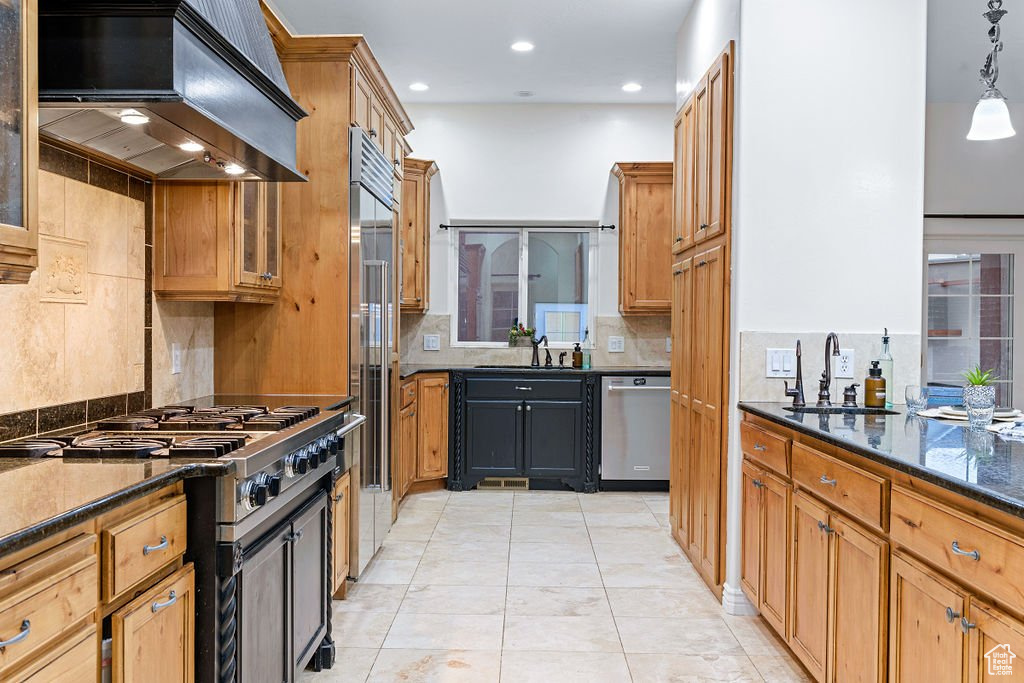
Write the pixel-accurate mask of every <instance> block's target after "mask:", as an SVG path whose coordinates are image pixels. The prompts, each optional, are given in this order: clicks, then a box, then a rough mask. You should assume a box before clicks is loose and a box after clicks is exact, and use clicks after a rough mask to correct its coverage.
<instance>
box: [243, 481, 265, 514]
mask: <svg viewBox="0 0 1024 683" xmlns="http://www.w3.org/2000/svg"><path fill="white" fill-rule="evenodd" d="M264 477H266V475H262V476H256V477H253V478H252V479H249V480H248V481H246V482H245V483H244V484H242V507H244V508H245V509H246V510H255V509H256V508H258V507H260V506H261V505H266V504H267V498H268V496H269V493H270V487H269V486H268V485H267V483H266V482H265V481H263V478H264Z"/></svg>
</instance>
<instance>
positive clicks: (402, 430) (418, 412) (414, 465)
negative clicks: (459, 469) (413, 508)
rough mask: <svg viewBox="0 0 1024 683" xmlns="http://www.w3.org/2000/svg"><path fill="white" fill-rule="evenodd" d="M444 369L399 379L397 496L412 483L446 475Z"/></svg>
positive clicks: (442, 477) (405, 490)
mask: <svg viewBox="0 0 1024 683" xmlns="http://www.w3.org/2000/svg"><path fill="white" fill-rule="evenodd" d="M448 384H449V379H448V373H446V372H443V373H442V372H437V373H423V374H419V375H416V376H415V377H412V378H410V379H407V380H405V381H404V382H402V384H401V386H400V388H399V392H398V393H399V406H400V409H399V413H398V449H399V453H398V475H397V478H396V482H397V483H396V487H397V489H398V497H399V498H401V497H403V496H405V495H406V494H407V493H408V492H409V490H410V489H411V488H412V487H413V486H414V485H416V484H421V483H425V482H431V481H437V480H442V479H444V478H445V477H447V476H448V413H449V410H450V408H449V401H448Z"/></svg>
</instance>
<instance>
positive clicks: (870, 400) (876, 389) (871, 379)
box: [864, 360, 885, 408]
mask: <svg viewBox="0 0 1024 683" xmlns="http://www.w3.org/2000/svg"><path fill="white" fill-rule="evenodd" d="M864 405H865V406H867V407H868V408H884V407H885V378H884V377H882V368H880V367H879V366H878V361H877V360H873V361H871V367H870V368H868V376H867V377H866V378H865V379H864Z"/></svg>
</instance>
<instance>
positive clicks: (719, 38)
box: [676, 0, 740, 110]
mask: <svg viewBox="0 0 1024 683" xmlns="http://www.w3.org/2000/svg"><path fill="white" fill-rule="evenodd" d="M739 32H740V0H694V3H693V6H692V7H691V8H690V11H689V13H688V14H687V15H686V19H685V20H684V21H683V24H682V26H680V27H679V31H678V33H676V109H677V110H678V109H679V107H681V106H682V104H683V102H685V101H686V98H687V96H688V95H689V94H690V92H691V91H692V90H693V88H694V87H695V86H696V85H697V81H698V80H700V77H701V76H703V75H704V72H705V71H707V70H708V67H709V66H711V63H712V62H714V61H715V59H717V57H718V55H719V53H720V52H721V51H722V49H723V48H724V47H725V45H726V44H727V43H728V42H729V41H730V40H736V38H738V37H739Z"/></svg>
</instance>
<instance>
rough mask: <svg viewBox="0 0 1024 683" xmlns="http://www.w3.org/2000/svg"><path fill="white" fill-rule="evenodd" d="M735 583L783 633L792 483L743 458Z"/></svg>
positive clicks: (783, 634) (781, 634)
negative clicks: (739, 549) (739, 548)
mask: <svg viewBox="0 0 1024 683" xmlns="http://www.w3.org/2000/svg"><path fill="white" fill-rule="evenodd" d="M742 491H743V493H742V499H743V512H742V527H741V534H740V544H741V546H742V563H741V565H740V585H741V587H742V589H743V592H744V593H746V594H747V597H748V598H749V599H750V601H751V602H752V603H753V604H754V605H755V606H756V607H757V608H758V609H759V610H760V612H761V616H763V617H764V619H765V621H767V622H768V623H769V624H770V625H771V626H772V628H774V629H775V631H776V633H778V634H779V636H781V637H782V638H786V637H787V636H788V633H787V631H788V629H787V626H788V623H789V619H788V604H789V601H788V598H789V545H790V544H789V540H790V536H789V523H790V497H791V495H792V491H793V487H792V485H791V484H789V483H788V482H786V481H784V480H782V479H780V478H779V477H776V476H775V475H773V474H772V473H771V472H769V471H768V470H766V469H763V468H761V467H758V466H757V465H756V464H754V463H752V462H751V461H750V460H744V462H743V489H742Z"/></svg>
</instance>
